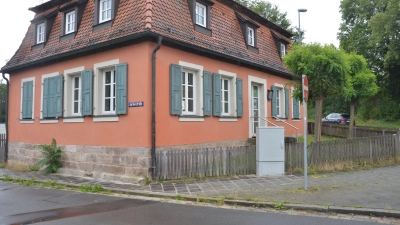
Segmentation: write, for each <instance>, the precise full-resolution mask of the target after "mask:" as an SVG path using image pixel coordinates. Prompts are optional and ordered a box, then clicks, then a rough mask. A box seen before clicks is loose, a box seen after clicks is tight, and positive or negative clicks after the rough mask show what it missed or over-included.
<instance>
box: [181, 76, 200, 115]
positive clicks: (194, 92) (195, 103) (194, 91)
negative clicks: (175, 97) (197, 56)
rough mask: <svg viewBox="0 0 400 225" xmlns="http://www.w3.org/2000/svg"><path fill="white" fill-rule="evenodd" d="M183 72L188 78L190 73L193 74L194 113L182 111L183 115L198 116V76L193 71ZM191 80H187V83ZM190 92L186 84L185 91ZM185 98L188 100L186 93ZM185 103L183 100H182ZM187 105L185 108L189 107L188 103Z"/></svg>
mask: <svg viewBox="0 0 400 225" xmlns="http://www.w3.org/2000/svg"><path fill="white" fill-rule="evenodd" d="M182 72H183V73H185V76H186V74H189V73H192V74H193V112H183V109H182V115H196V113H197V111H196V110H197V107H196V105H197V88H196V85H197V75H196V72H195V71H193V70H185V69H182ZM188 80H189V79H185V81H188ZM182 86H183V84H182ZM188 90H189V88H188V85H186V83H185V91H188ZM182 91H183V89H182ZM185 96H186V98H188V96H189V95H188V93H185ZM182 101H183V100H182ZM185 103H186V105H185V107H186V106H187V105H188V102H185Z"/></svg>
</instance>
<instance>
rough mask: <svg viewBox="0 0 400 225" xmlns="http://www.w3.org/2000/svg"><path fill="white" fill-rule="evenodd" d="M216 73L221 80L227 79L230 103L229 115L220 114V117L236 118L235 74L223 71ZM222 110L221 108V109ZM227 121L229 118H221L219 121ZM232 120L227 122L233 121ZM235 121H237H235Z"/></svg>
mask: <svg viewBox="0 0 400 225" xmlns="http://www.w3.org/2000/svg"><path fill="white" fill-rule="evenodd" d="M218 73H219V74H220V75H221V78H222V79H223V78H225V79H229V89H230V92H229V97H230V102H229V114H224V113H222V112H221V115H222V116H232V117H236V116H237V105H236V104H237V103H236V73H232V72H228V71H225V70H218ZM221 109H222V107H221ZM227 119H229V118H221V117H220V119H219V121H221V122H226V121H227ZM232 119H233V118H231V120H229V121H233V120H232ZM236 121H237V119H236Z"/></svg>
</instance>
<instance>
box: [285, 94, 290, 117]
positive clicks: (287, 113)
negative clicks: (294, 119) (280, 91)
mask: <svg viewBox="0 0 400 225" xmlns="http://www.w3.org/2000/svg"><path fill="white" fill-rule="evenodd" d="M285 118H289V90H288V89H287V88H285Z"/></svg>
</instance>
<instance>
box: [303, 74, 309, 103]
mask: <svg viewBox="0 0 400 225" xmlns="http://www.w3.org/2000/svg"><path fill="white" fill-rule="evenodd" d="M303 98H304V100H306V101H308V79H307V76H306V75H303Z"/></svg>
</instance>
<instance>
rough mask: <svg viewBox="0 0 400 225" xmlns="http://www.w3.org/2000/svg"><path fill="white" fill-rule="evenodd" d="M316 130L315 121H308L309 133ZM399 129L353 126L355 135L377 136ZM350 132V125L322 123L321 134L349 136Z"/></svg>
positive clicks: (395, 131)
mask: <svg viewBox="0 0 400 225" xmlns="http://www.w3.org/2000/svg"><path fill="white" fill-rule="evenodd" d="M314 130H315V123H314V122H308V133H310V134H313V133H314ZM398 131H399V129H397V128H377V127H361V126H355V127H354V128H353V137H355V138H361V137H377V136H385V135H391V134H396V133H397V132H398ZM348 133H349V126H348V125H339V124H322V128H321V134H322V135H325V136H331V137H343V138H347V136H348Z"/></svg>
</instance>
